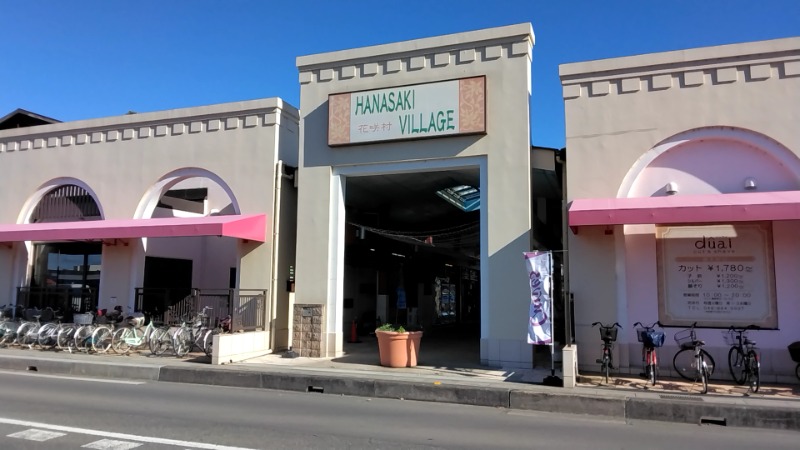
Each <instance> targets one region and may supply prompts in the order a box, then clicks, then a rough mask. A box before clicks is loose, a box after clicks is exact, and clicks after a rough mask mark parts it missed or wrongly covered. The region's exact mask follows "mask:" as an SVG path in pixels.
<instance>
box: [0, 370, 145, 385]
mask: <svg viewBox="0 0 800 450" xmlns="http://www.w3.org/2000/svg"><path fill="white" fill-rule="evenodd" d="M0 374H8V375H21V376H27V377H39V378H58V379H60V380H75V381H91V382H92V383H112V384H146V383H147V382H146V381H125V380H107V379H104V378H85V377H70V376H67V375H47V374H44V373H36V372H22V371H19V370H0Z"/></svg>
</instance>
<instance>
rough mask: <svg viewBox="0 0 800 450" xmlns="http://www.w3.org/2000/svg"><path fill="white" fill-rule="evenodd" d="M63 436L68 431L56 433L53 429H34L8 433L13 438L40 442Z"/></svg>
mask: <svg viewBox="0 0 800 450" xmlns="http://www.w3.org/2000/svg"><path fill="white" fill-rule="evenodd" d="M61 436H66V433H56V432H53V431H45V430H34V429H30V430H25V431H20V432H17V433H12V434H9V435H8V437H11V438H18V439H25V440H28V441H38V442H44V441H48V440H50V439H54V438H57V437H61Z"/></svg>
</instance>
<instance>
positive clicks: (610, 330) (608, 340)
mask: <svg viewBox="0 0 800 450" xmlns="http://www.w3.org/2000/svg"><path fill="white" fill-rule="evenodd" d="M596 325H600V340H601V341H603V358H602V359H598V360H596V361H597V362H598V363H599V364H600V371H601V372H602V373H603V374H605V377H606V384H608V376H609V372H610V371H611V369H613V368H614V355H613V353H612V349H613V348H614V342H615V341H616V340H617V328H622V326H621V325H620V324H618V323H616V322H614V324H613V325H604V324H602V323H600V322H595V323H593V324H592V326H593V327H594V326H596Z"/></svg>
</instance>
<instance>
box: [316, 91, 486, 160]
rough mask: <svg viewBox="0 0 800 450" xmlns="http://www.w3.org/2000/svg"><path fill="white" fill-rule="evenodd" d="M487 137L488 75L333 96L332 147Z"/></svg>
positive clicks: (330, 112) (330, 100) (330, 102)
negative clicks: (483, 134) (399, 141)
mask: <svg viewBox="0 0 800 450" xmlns="http://www.w3.org/2000/svg"><path fill="white" fill-rule="evenodd" d="M479 133H486V77H482V76H481V77H474V78H462V79H459V80H450V81H441V82H437V83H428V84H417V85H411V86H401V87H394V88H388V89H378V90H372V91H361V92H349V93H344V94H331V95H330V96H328V145H330V146H337V145H348V144H359V143H367V142H377V141H393V140H401V139H420V138H428V137H436V136H451V135H459V134H479Z"/></svg>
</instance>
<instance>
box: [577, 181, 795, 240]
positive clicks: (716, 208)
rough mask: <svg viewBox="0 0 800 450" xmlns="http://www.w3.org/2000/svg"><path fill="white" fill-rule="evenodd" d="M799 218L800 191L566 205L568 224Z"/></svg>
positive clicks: (595, 200)
mask: <svg viewBox="0 0 800 450" xmlns="http://www.w3.org/2000/svg"><path fill="white" fill-rule="evenodd" d="M797 219H800V191H773V192H745V193H736V194H713V195H670V196H666V197H638V198H581V199H575V200H573V201H572V202H571V203H570V206H569V226H570V228H572V231H574V232H577V227H581V226H592V225H594V226H596V225H621V224H670V223H715V222H716V223H720V222H721V223H725V222H752V221H758V220H797Z"/></svg>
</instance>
